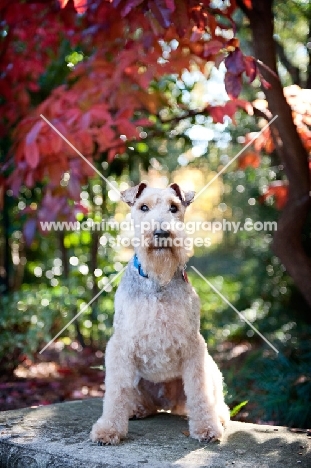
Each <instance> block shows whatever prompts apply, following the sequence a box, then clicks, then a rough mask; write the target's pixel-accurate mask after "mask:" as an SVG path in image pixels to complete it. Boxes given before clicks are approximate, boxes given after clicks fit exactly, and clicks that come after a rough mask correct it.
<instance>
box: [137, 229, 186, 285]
mask: <svg viewBox="0 0 311 468" xmlns="http://www.w3.org/2000/svg"><path fill="white" fill-rule="evenodd" d="M178 238H179V239H180V244H179V245H174V240H175V239H176V237H169V238H167V239H155V238H154V237H153V236H151V235H150V237H149V238H148V237H147V240H148V246H147V247H146V246H142V245H140V246H139V247H137V248H136V253H137V255H138V258H139V261H140V263H141V266H142V268H143V270H144V272H145V273H147V274H148V276H149V277H150V278H153V279H155V280H157V281H158V282H159V283H160V284H161V285H165V284H167V283H169V282H170V281H171V279H172V278H173V276H174V274H175V272H176V271H177V270H178V269H182V268H183V267H184V265H185V263H186V262H187V260H188V256H187V252H186V250H185V248H184V246H183V245H182V241H183V237H182V238H181V236H180V235H179V236H178Z"/></svg>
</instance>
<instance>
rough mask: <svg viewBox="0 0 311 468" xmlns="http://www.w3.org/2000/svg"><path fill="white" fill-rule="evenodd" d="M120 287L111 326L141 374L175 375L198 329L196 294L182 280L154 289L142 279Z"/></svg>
mask: <svg viewBox="0 0 311 468" xmlns="http://www.w3.org/2000/svg"><path fill="white" fill-rule="evenodd" d="M141 285H142V287H141ZM124 286H125V287H124V288H123V285H120V288H119V290H118V293H117V295H116V315H115V329H116V330H118V332H121V333H122V336H123V341H124V343H125V342H126V346H127V347H128V349H129V352H130V353H133V355H134V356H135V361H136V363H137V365H138V369H139V371H140V372H141V375H142V376H144V377H145V378H147V379H149V380H153V381H161V380H165V379H167V378H170V377H171V378H173V377H174V376H177V375H179V373H180V363H181V361H182V357H183V354H184V353H185V352H187V349H188V347H189V343H191V341H192V339H193V336H194V335H195V334H196V333H197V332H198V331H199V299H198V296H197V295H196V293H195V292H194V291H193V289H192V288H191V286H190V285H189V284H188V283H185V282H184V281H183V280H182V279H180V280H177V281H176V282H174V283H173V284H171V285H170V286H169V287H164V288H158V289H157V288H154V287H153V285H152V284H150V283H149V285H148V283H142V282H139V283H134V284H132V288H129V287H128V285H127V284H125V285H124Z"/></svg>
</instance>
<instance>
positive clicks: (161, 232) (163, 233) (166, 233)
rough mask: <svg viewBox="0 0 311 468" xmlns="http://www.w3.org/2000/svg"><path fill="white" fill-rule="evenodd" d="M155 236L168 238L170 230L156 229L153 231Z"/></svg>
mask: <svg viewBox="0 0 311 468" xmlns="http://www.w3.org/2000/svg"><path fill="white" fill-rule="evenodd" d="M153 236H154V237H155V238H156V239H167V238H168V237H169V236H170V232H169V231H164V230H163V229H156V230H155V231H154V233H153Z"/></svg>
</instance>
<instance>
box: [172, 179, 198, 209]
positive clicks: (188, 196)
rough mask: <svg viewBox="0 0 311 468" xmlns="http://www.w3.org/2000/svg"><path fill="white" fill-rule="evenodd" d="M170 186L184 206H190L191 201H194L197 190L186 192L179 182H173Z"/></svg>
mask: <svg viewBox="0 0 311 468" xmlns="http://www.w3.org/2000/svg"><path fill="white" fill-rule="evenodd" d="M170 188H171V189H173V190H174V192H175V193H176V195H177V197H178V198H179V200H180V201H181V203H182V204H183V205H184V206H189V205H190V203H192V202H193V199H194V195H195V192H193V191H192V190H190V191H188V192H184V191H183V190H181V188H180V187H179V185H178V184H171V185H170Z"/></svg>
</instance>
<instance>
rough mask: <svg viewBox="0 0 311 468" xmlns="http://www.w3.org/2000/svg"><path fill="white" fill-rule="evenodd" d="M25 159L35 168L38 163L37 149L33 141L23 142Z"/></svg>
mask: <svg viewBox="0 0 311 468" xmlns="http://www.w3.org/2000/svg"><path fill="white" fill-rule="evenodd" d="M25 159H26V161H27V163H28V165H29V166H30V167H31V168H32V169H35V168H36V167H37V166H38V164H39V149H38V145H37V144H36V143H35V142H32V143H29V144H28V145H27V144H25Z"/></svg>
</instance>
